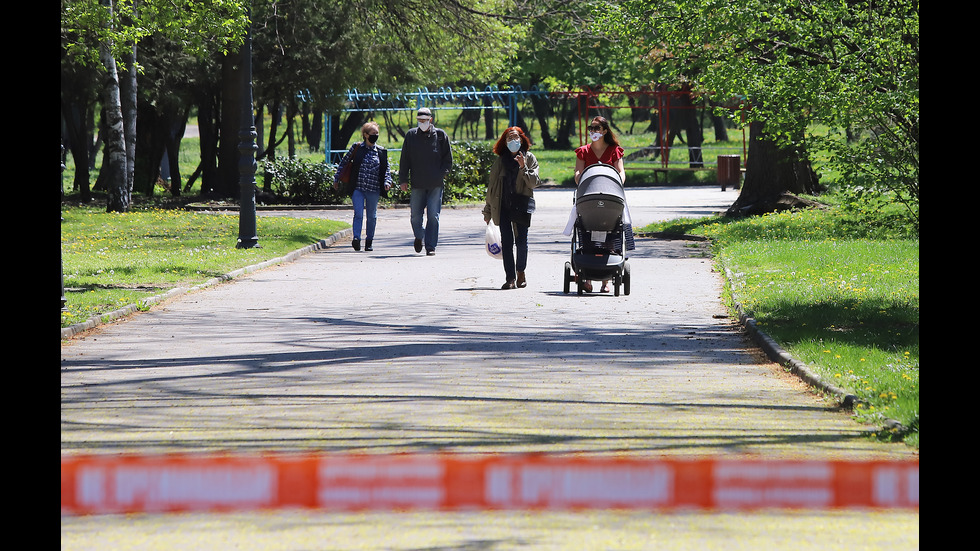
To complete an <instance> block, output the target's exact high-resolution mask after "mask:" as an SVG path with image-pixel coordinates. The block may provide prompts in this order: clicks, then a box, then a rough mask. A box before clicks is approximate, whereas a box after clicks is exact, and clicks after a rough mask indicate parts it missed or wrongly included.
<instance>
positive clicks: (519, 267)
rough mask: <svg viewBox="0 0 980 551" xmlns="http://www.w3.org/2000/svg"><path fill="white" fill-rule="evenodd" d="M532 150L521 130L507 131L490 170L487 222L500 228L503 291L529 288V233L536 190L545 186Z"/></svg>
mask: <svg viewBox="0 0 980 551" xmlns="http://www.w3.org/2000/svg"><path fill="white" fill-rule="evenodd" d="M530 146H531V141H530V140H529V139H528V137H527V136H526V135H525V134H524V132H523V131H522V130H521V129H520V128H519V127H517V126H512V127H510V128H508V129H506V130H504V133H503V134H502V135H501V136H500V138H499V139H498V140H497V143H496V144H494V146H493V152H494V153H496V154H497V158H496V159H495V160H494V162H493V166H491V167H490V179H489V181H488V182H487V198H486V205H484V207H483V221H484V222H486V223H488V224H489V223H490V222H491V221H492V222H493V223H494V224H495V225H497V226H498V227H499V228H500V242H501V243H500V244H501V246H502V248H503V262H504V277H505V282H504V285H503V286H502V287H501V289H516V288H518V287H526V286H527V279H526V277H525V275H524V271H525V269H526V268H527V232H528V228H529V227H530V225H531V214H532V213H533V212H534V188H536V187H538V186H539V185H541V178H540V177H539V176H538V160H537V159H536V158H535V157H534V154H533V153H531V152H530V151H528V148H529V147H530ZM515 246H516V249H517V254H516V256H515V254H514V249H515Z"/></svg>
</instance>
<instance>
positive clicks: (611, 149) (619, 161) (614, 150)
mask: <svg viewBox="0 0 980 551" xmlns="http://www.w3.org/2000/svg"><path fill="white" fill-rule="evenodd" d="M588 131H589V138H590V139H591V140H592V142H591V143H589V144H586V145H583V146H582V147H579V148H578V149H576V150H575V185H576V186H578V185H579V183H580V182H579V179H580V178H581V176H582V173H583V172H584V171H585V169H586V168H588V167H590V166H592V165H594V164H598V163H602V164H606V165H611V166H612V167H614V168H615V169H616V172H618V173H619V179H620V182H621V183H622V184H623V185H624V186H625V185H626V168H625V167H624V166H623V148H622V146H620V145H619V140H617V139H616V135H615V134H614V133H613V131H612V129H610V128H609V122H608V121H607V120H606V119H605V117H600V116H596V117H594V118H593V119H592V122H590V123H589V127H588ZM623 215H624V220H623V222H624V224H625V231H626V233H627V236H626V241H627V243H628V246H627V248H628V249H630V250H631V249H632V248H633V246H632V245H633V228H632V225H631V222H630V219H629V209H628V208H627V209H626V211H625V212H624V213H623ZM574 224H575V210H574V209H573V210H572V213H571V215H570V216H569V220H568V225H567V226H566V227H565V232H564V233H565V235H571V232H572V229H573V226H574ZM581 284H582V287H583V288H584V289H585V291H587V292H592V283H591V282H590V281H587V280H585V281H582V282H581ZM600 291H601V292H603V293H608V292H609V280H608V279H607V280H603V282H602V288H601V289H600Z"/></svg>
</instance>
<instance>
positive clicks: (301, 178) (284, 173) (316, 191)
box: [262, 142, 496, 205]
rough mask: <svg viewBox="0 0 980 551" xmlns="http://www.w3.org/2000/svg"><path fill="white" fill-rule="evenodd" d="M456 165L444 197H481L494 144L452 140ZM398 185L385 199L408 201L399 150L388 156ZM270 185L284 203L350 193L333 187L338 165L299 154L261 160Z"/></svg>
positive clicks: (336, 200)
mask: <svg viewBox="0 0 980 551" xmlns="http://www.w3.org/2000/svg"><path fill="white" fill-rule="evenodd" d="M452 150H453V167H452V169H450V171H449V174H448V175H447V176H446V189H445V194H444V199H443V201H444V202H446V203H460V202H473V201H482V200H483V198H484V196H485V193H486V186H487V176H488V175H489V174H490V167H491V166H492V165H493V160H494V158H495V157H496V154H495V153H494V152H493V149H492V145H491V144H488V143H480V142H453V143H452ZM388 161H389V163H391V171H392V173H393V174H392V176H393V179H394V183H395V186H394V187H392V189H391V190H390V191H389V193H388V198H387V199H383V201H385V202H388V203H408V202H409V198H410V193H405V192H402V191H401V190H400V189H399V188H398V153H397V152H391V153H389V156H388ZM262 166H263V170H264V171H265V182H266V184H267V187H268V188H269V189H270V190H271V191H272V193H274V194H275V196H276V198H277V200H278V201H279V202H281V203H283V204H291V205H299V204H309V205H341V204H343V203H344V202H345V201H346V200H347V196H346V195H344V194H342V193H341V192H338V191H335V190H334V189H333V177H334V173H335V172H336V171H337V165H333V164H328V163H324V162H322V161H314V160H303V159H298V158H295V157H294V158H289V159H276V160H272V161H262Z"/></svg>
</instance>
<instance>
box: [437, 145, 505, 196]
mask: <svg viewBox="0 0 980 551" xmlns="http://www.w3.org/2000/svg"><path fill="white" fill-rule="evenodd" d="M452 148H453V168H452V169H451V170H450V171H449V174H448V175H447V176H446V191H445V196H444V198H443V201H444V202H446V203H465V202H473V201H483V200H484V198H485V197H486V189H487V178H488V177H489V175H490V167H491V166H493V161H494V159H496V158H497V154H496V153H494V152H493V144H492V143H490V142H453V144H452Z"/></svg>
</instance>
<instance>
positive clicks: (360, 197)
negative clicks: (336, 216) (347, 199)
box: [351, 189, 381, 239]
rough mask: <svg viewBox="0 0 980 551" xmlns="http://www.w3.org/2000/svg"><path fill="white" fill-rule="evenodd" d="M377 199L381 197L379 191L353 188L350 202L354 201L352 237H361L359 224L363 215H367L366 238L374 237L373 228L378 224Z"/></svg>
mask: <svg viewBox="0 0 980 551" xmlns="http://www.w3.org/2000/svg"><path fill="white" fill-rule="evenodd" d="M379 199H381V193H380V192H377V191H375V192H373V193H372V192H370V191H363V190H360V189H355V190H354V193H353V195H351V202H353V203H354V224H353V225H354V239H360V238H361V225H362V224H363V222H364V218H365V215H367V238H368V239H374V229H375V228H376V227H377V226H378V200H379Z"/></svg>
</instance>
